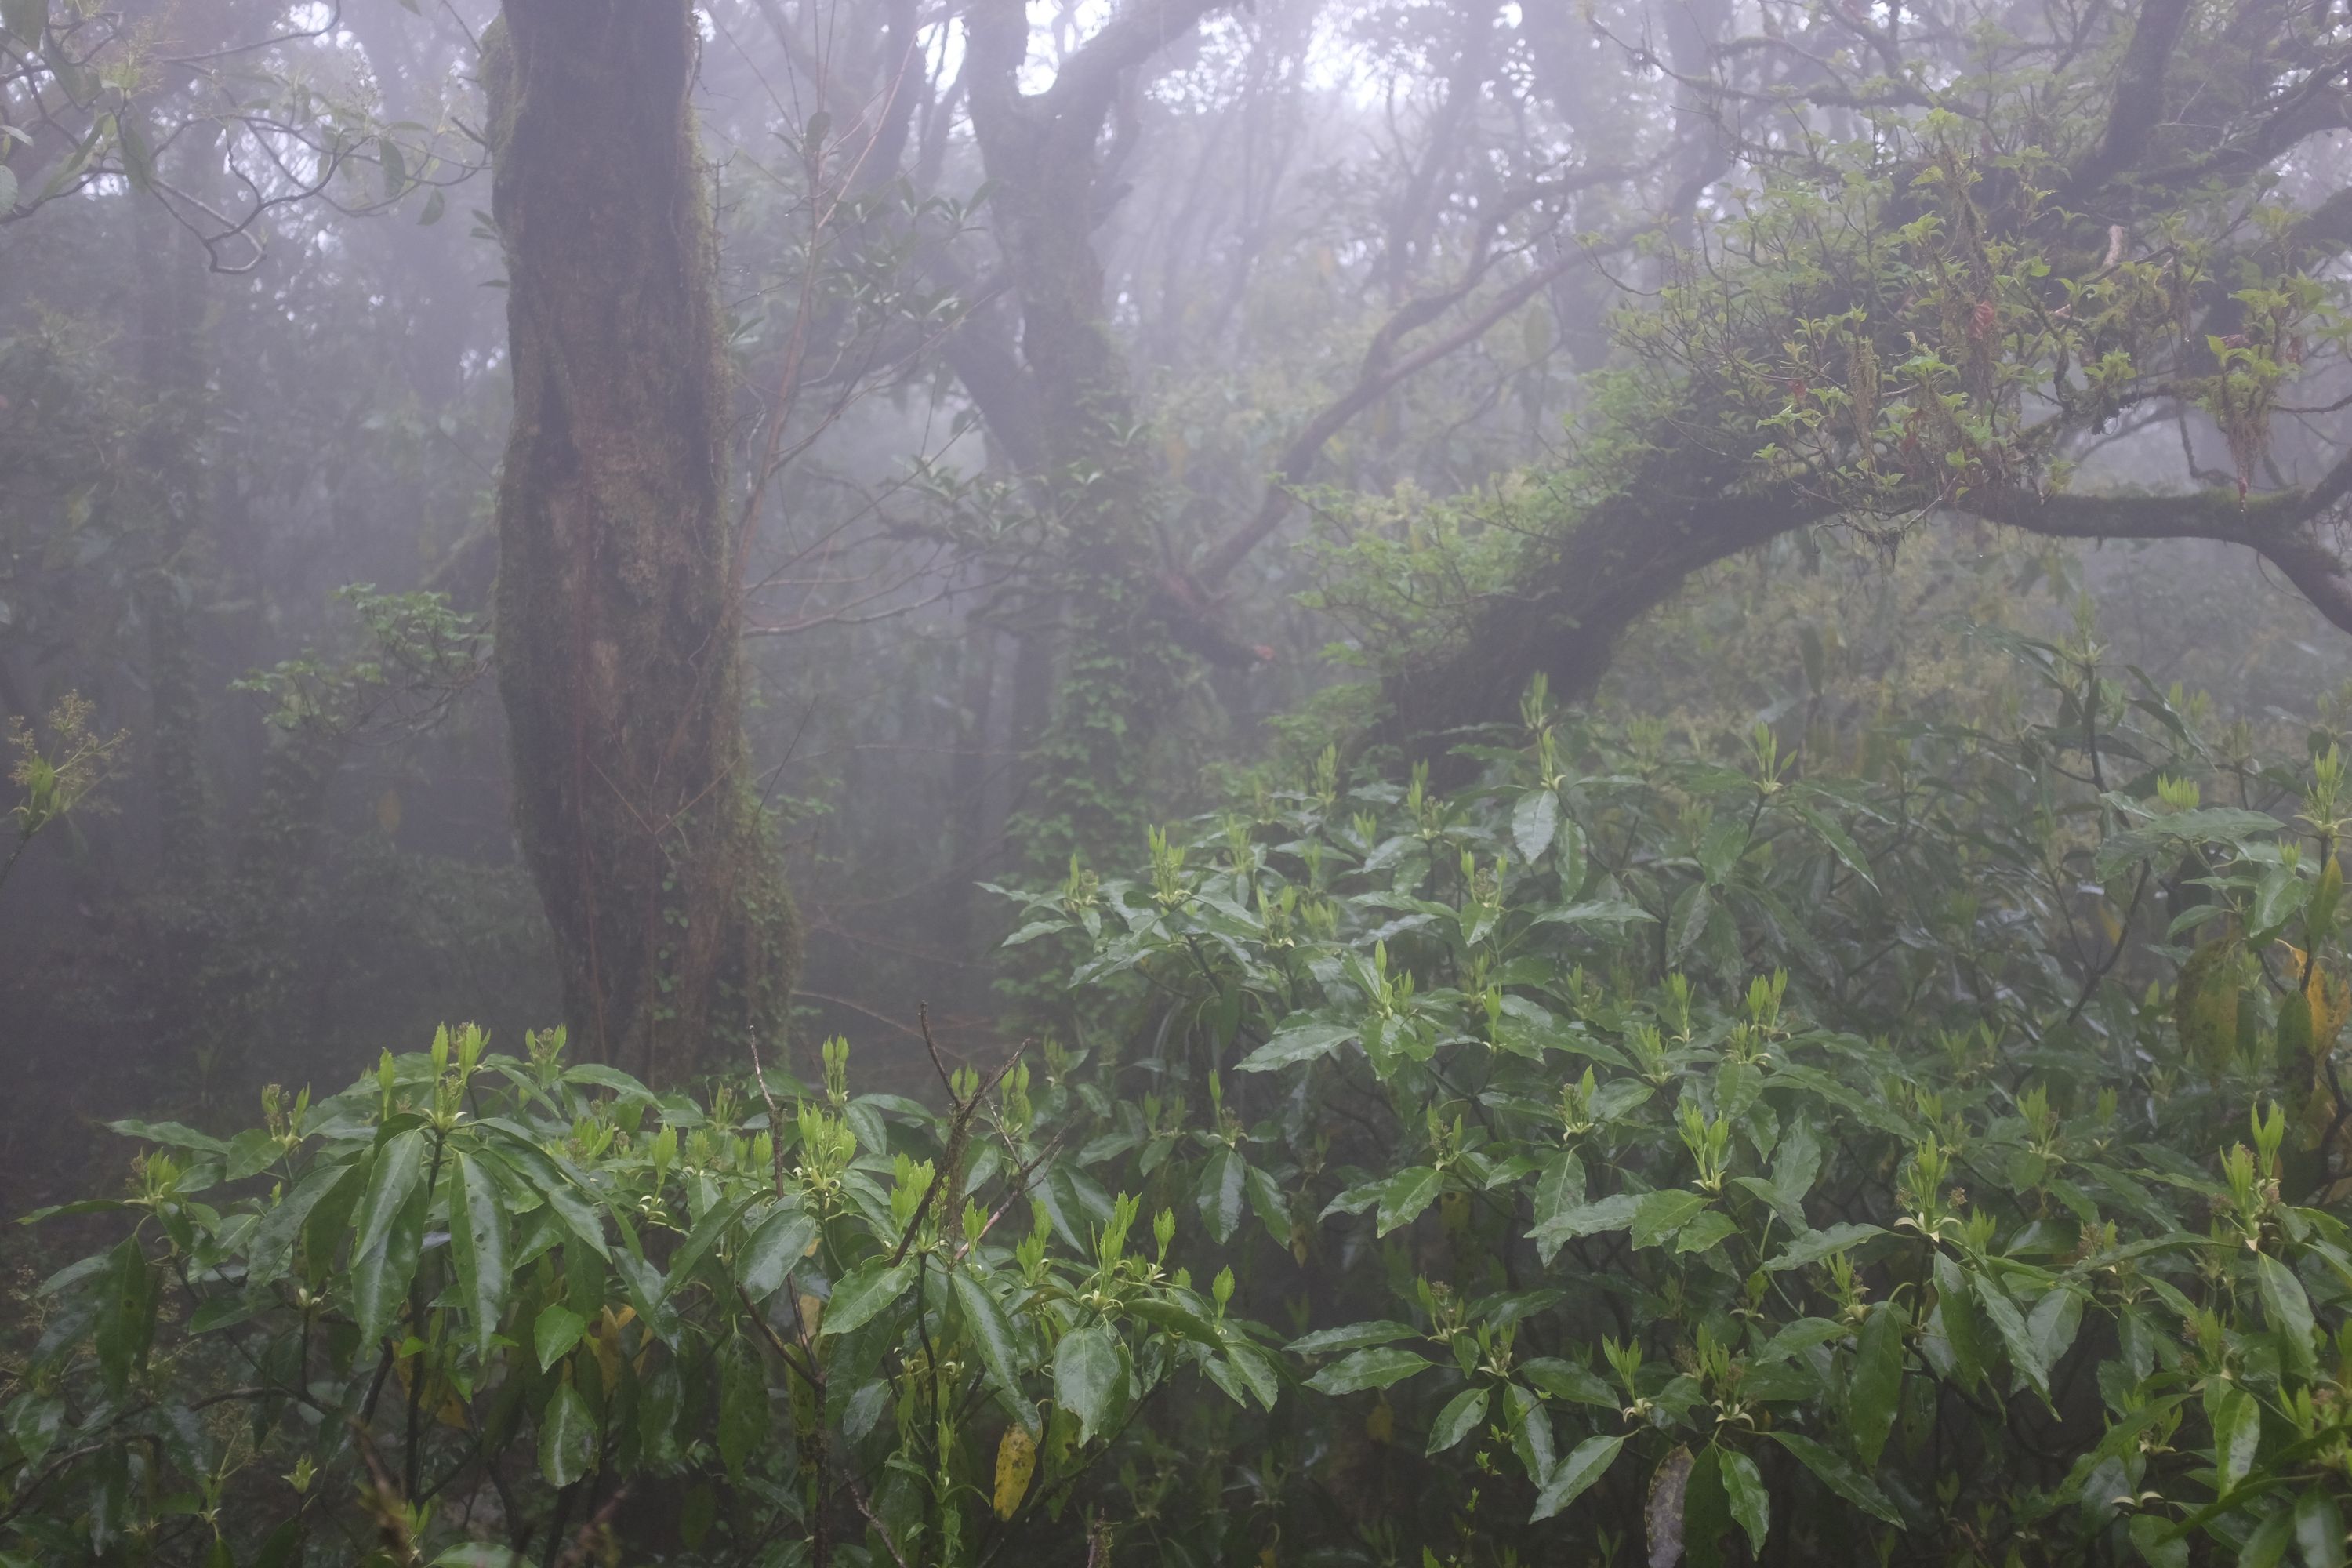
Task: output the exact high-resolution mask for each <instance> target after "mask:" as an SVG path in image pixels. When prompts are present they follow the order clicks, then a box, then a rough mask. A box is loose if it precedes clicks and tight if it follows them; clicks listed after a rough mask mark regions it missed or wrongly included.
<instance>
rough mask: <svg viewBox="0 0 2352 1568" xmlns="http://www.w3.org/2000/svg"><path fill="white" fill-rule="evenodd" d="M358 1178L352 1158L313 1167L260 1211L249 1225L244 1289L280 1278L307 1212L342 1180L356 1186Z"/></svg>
mask: <svg viewBox="0 0 2352 1568" xmlns="http://www.w3.org/2000/svg"><path fill="white" fill-rule="evenodd" d="M361 1180H362V1170H361V1166H360V1163H359V1162H358V1161H357V1160H355V1159H354V1160H346V1161H339V1162H337V1163H333V1164H327V1165H317V1166H313V1167H312V1168H311V1169H310V1170H309V1171H307V1172H305V1173H303V1176H302V1179H301V1180H300V1181H299V1182H297V1183H295V1184H294V1186H293V1188H292V1190H291V1191H289V1192H288V1193H287V1194H286V1195H285V1196H284V1197H282V1198H279V1199H278V1202H277V1204H276V1205H273V1206H272V1207H271V1208H270V1209H269V1210H268V1212H266V1213H264V1214H263V1215H262V1216H261V1219H260V1221H259V1222H258V1223H257V1224H256V1225H255V1226H254V1227H253V1235H252V1239H251V1240H250V1241H249V1242H247V1247H246V1256H245V1277H246V1287H247V1290H248V1291H256V1292H257V1291H259V1290H261V1289H263V1288H264V1287H266V1286H268V1285H270V1284H272V1283H274V1282H275V1281H276V1280H278V1279H279V1278H281V1277H282V1276H283V1275H284V1274H285V1272H286V1270H287V1268H288V1267H289V1265H290V1264H291V1263H292V1262H293V1259H294V1243H295V1242H296V1241H297V1240H298V1239H299V1238H300V1237H301V1234H302V1225H303V1222H304V1221H305V1220H307V1219H309V1218H310V1211H311V1210H312V1209H315V1208H317V1207H318V1206H319V1205H320V1202H321V1201H323V1200H324V1199H325V1198H326V1196H327V1194H330V1193H331V1192H333V1191H334V1190H335V1189H336V1188H337V1187H340V1186H341V1185H343V1184H346V1183H348V1184H351V1185H352V1186H353V1187H356V1186H357V1185H358V1184H359V1183H360V1182H361ZM347 1201H348V1200H347Z"/></svg>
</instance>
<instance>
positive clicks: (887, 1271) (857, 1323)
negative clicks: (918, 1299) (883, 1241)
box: [818, 1258, 915, 1339]
mask: <svg viewBox="0 0 2352 1568" xmlns="http://www.w3.org/2000/svg"><path fill="white" fill-rule="evenodd" d="M914 1277H915V1263H914V1259H912V1258H904V1259H901V1260H900V1261H899V1262H898V1263H892V1262H890V1261H889V1260H888V1259H887V1258H867V1259H866V1261H865V1262H863V1263H861V1264H859V1265H858V1266H857V1267H856V1268H853V1269H851V1270H850V1271H849V1272H848V1273H847V1274H845V1275H844V1276H842V1278H841V1280H840V1282H839V1283H838V1284H836V1285H835V1286H834V1288H833V1300H829V1301H827V1302H826V1303H825V1304H824V1319H823V1320H822V1321H821V1322H820V1323H819V1325H818V1328H819V1332H820V1333H821V1334H822V1336H823V1337H824V1338H826V1339H831V1338H832V1337H833V1336H834V1335H835V1334H845V1333H847V1332H849V1331H850V1330H852V1329H859V1328H864V1327H865V1326H866V1323H868V1322H870V1321H872V1320H873V1319H875V1318H876V1317H877V1316H879V1315H880V1314H881V1313H883V1312H885V1311H887V1310H889V1309H890V1308H891V1307H892V1306H894V1305H896V1304H897V1302H898V1298H899V1297H901V1296H904V1295H905V1294H906V1293H907V1286H908V1283H909V1282H910V1281H912V1280H913V1279H914Z"/></svg>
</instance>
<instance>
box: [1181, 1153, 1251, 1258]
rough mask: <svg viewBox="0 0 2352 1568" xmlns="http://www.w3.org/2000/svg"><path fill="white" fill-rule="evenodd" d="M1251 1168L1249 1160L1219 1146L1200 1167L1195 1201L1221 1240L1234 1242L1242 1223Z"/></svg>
mask: <svg viewBox="0 0 2352 1568" xmlns="http://www.w3.org/2000/svg"><path fill="white" fill-rule="evenodd" d="M1248 1169H1249V1167H1248V1163H1247V1162H1246V1161H1244V1159H1243V1158H1242V1157H1241V1155H1240V1154H1239V1153H1238V1152H1235V1151H1234V1150H1232V1149H1219V1150H1218V1151H1217V1152H1215V1153H1213V1154H1212V1155H1210V1156H1209V1158H1208V1162H1207V1163H1205V1164H1203V1165H1202V1167H1201V1181H1200V1185H1199V1186H1197V1187H1196V1188H1194V1189H1193V1194H1192V1202H1193V1204H1194V1205H1196V1206H1197V1207H1198V1208H1199V1209H1200V1211H1201V1222H1202V1224H1203V1225H1205V1226H1208V1227H1209V1234H1210V1235H1211V1236H1213V1237H1216V1238H1217V1239H1218V1240H1219V1241H1220V1242H1225V1241H1231V1240H1232V1239H1233V1237H1234V1230H1235V1229H1236V1228H1238V1227H1239V1226H1240V1225H1241V1223H1242V1202H1243V1199H1244V1195H1245V1193H1244V1184H1245V1183H1246V1181H1247V1175H1248Z"/></svg>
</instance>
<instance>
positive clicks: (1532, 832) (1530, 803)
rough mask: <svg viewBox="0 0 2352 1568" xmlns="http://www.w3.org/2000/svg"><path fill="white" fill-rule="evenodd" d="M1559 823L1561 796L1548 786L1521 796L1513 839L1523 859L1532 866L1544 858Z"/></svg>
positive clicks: (1514, 814)
mask: <svg viewBox="0 0 2352 1568" xmlns="http://www.w3.org/2000/svg"><path fill="white" fill-rule="evenodd" d="M1558 828H1559V795H1555V794H1553V793H1552V792H1551V791H1550V790H1548V789H1531V790H1529V791H1528V793H1527V794H1525V795H1521V796H1519V804H1518V805H1517V806H1515V807H1513V808H1512V811H1511V842H1512V843H1513V844H1514V845H1516V846H1517V847H1518V851H1519V858H1520V859H1522V860H1524V861H1526V862H1527V863H1528V865H1530V866H1532V865H1534V864H1535V863H1536V862H1537V861H1538V860H1540V859H1541V858H1543V852H1544V851H1545V850H1547V849H1549V848H1550V847H1551V839H1552V834H1553V833H1554V832H1555V831H1557V830H1558Z"/></svg>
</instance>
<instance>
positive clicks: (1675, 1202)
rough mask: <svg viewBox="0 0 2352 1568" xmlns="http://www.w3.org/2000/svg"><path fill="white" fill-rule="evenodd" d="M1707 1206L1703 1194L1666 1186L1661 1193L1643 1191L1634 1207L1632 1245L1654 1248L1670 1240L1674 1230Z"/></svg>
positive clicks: (1639, 1247) (1637, 1249)
mask: <svg viewBox="0 0 2352 1568" xmlns="http://www.w3.org/2000/svg"><path fill="white" fill-rule="evenodd" d="M1704 1208H1706V1194H1704V1193H1691V1192H1685V1191H1683V1190H1681V1189H1680V1188H1669V1189H1667V1190H1666V1191H1664V1192H1657V1193H1644V1194H1643V1195H1642V1199H1641V1201H1640V1202H1639V1203H1638V1204H1636V1205H1634V1208H1633V1247H1634V1249H1635V1250H1636V1251H1639V1250H1640V1249H1641V1248H1643V1247H1656V1246H1657V1245H1659V1244H1660V1243H1661V1242H1664V1241H1669V1240H1672V1239H1673V1237H1674V1235H1675V1232H1676V1231H1678V1230H1680V1229H1682V1227H1683V1226H1686V1225H1688V1224H1689V1223H1690V1222H1691V1221H1692V1220H1694V1219H1696V1218H1697V1217H1698V1215H1699V1211H1700V1210H1702V1209H1704Z"/></svg>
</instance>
